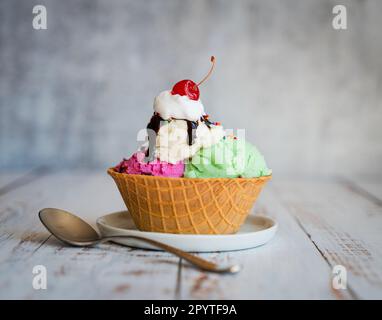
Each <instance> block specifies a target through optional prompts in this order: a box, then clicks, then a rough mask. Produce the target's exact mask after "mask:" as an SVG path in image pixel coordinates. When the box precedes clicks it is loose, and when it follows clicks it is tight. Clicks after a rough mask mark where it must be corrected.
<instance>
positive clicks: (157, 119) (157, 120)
mask: <svg viewBox="0 0 382 320" xmlns="http://www.w3.org/2000/svg"><path fill="white" fill-rule="evenodd" d="M163 121H164V119H162V118H161V116H160V115H159V114H158V113H154V115H153V116H152V117H151V119H150V122H149V123H148V124H147V127H146V129H147V130H149V129H150V130H152V131H154V133H155V135H153V134H152V131H151V132H150V131H147V133H148V137H149V147H148V148H147V150H146V154H145V156H146V158H145V161H146V162H149V161H153V160H154V154H155V145H156V137H157V135H158V131H159V129H160V127H161V125H162V124H163Z"/></svg>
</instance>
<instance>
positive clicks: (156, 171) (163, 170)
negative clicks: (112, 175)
mask: <svg viewBox="0 0 382 320" xmlns="http://www.w3.org/2000/svg"><path fill="white" fill-rule="evenodd" d="M115 171H117V172H119V173H129V174H145V175H150V176H162V177H172V178H178V177H182V176H183V172H184V162H183V161H179V162H177V163H175V164H172V163H168V162H165V161H160V160H159V159H155V160H153V161H150V162H145V153H144V152H142V151H138V152H136V153H134V154H133V155H132V156H131V158H129V159H128V160H126V159H123V160H122V161H121V162H120V163H119V164H118V165H117V166H116V167H115Z"/></svg>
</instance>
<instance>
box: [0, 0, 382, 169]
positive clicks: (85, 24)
mask: <svg viewBox="0 0 382 320" xmlns="http://www.w3.org/2000/svg"><path fill="white" fill-rule="evenodd" d="M338 3H341V4H345V5H346V6H347V9H348V29H347V30H346V31H336V30H334V29H333V28H332V25H331V22H332V18H333V14H332V7H333V6H334V5H335V4H338ZM36 4H44V5H46V7H47V10H48V29H47V30H42V31H36V30H34V29H33V28H32V18H33V15H32V7H33V6H34V5H36ZM381 17H382V1H378V0H374V1H372V0H363V1H360V0H359V1H356V0H352V1H343V0H342V1H340V2H338V1H329V0H315V1H313V0H311V1H306V0H305V1H303V0H299V1H297V0H292V1H285V0H270V1H255V0H253V1H250V0H248V1H247V0H239V1H229V0H207V1H201V0H186V1H175V0H149V1H134V0H111V1H110V0H79V1H72V0H71V1H59V0H52V1H42V0H36V1H30V0H0V168H1V169H3V170H9V169H17V168H22V167H28V168H29V167H34V166H39V165H52V166H54V167H60V168H61V167H63V168H72V167H81V168H85V167H88V168H102V169H103V168H105V167H107V166H110V165H112V164H114V163H116V162H117V161H118V160H119V159H120V158H122V157H123V156H128V155H129V154H130V153H131V152H132V151H134V150H135V148H136V147H137V143H136V142H135V138H136V133H137V131H138V130H139V129H140V128H142V127H144V126H145V125H146V123H147V121H148V119H149V117H150V115H151V113H152V102H153V98H154V96H155V95H156V94H157V93H159V92H160V91H162V90H164V89H169V88H170V87H172V85H173V84H174V83H175V82H177V81H178V80H181V79H184V78H191V79H194V80H198V79H200V78H201V77H202V76H203V75H204V74H205V72H206V71H207V70H208V68H209V56H210V55H212V54H213V55H215V56H216V58H217V67H216V70H215V73H214V74H213V77H212V78H211V79H210V80H209V81H208V82H207V83H205V85H203V87H202V93H201V97H202V100H203V102H204V104H205V107H206V109H207V111H208V113H209V114H210V115H211V116H212V117H213V119H216V120H217V121H221V122H222V123H223V125H224V126H225V127H227V128H246V129H247V138H248V139H249V140H250V141H252V142H253V143H255V144H256V145H257V146H258V147H259V149H260V150H261V151H262V152H263V153H264V155H265V156H266V159H267V160H268V163H269V165H270V167H272V168H273V170H274V173H275V174H295V173H298V172H299V173H301V174H309V175H333V174H351V175H375V174H377V175H379V174H381V171H382V170H381V169H382V144H381V138H382V126H381V120H382V102H381V101H382V59H381V57H382V39H381V32H382V18H381Z"/></svg>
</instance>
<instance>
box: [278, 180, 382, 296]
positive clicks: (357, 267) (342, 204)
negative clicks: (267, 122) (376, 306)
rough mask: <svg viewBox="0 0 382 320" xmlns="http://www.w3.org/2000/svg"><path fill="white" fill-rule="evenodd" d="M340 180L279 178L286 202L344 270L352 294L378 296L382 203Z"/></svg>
mask: <svg viewBox="0 0 382 320" xmlns="http://www.w3.org/2000/svg"><path fill="white" fill-rule="evenodd" d="M356 189H357V188H356V187H355V186H354V185H352V184H349V183H348V182H346V180H345V181H344V180H342V181H341V182H340V183H328V182H325V181H309V182H303V181H300V182H298V181H297V182H296V181H295V182H293V183H291V182H283V183H282V182H279V183H278V184H277V190H279V194H280V197H281V199H282V201H283V203H284V205H285V206H286V207H287V208H288V209H289V211H290V212H292V214H293V215H294V216H295V217H296V219H297V220H298V221H299V223H300V224H301V226H302V227H303V228H304V229H305V231H306V233H307V235H308V236H309V237H310V238H311V240H312V241H313V242H314V243H315V245H316V246H317V247H318V249H319V250H320V251H321V253H322V255H323V256H324V258H325V259H326V260H327V261H328V263H329V264H330V265H331V266H334V265H343V266H345V267H346V268H347V272H348V288H349V289H348V291H351V292H353V296H355V297H356V298H370V299H381V298H382V206H381V205H380V204H379V203H377V202H375V201H371V200H370V199H369V198H367V197H365V196H364V195H362V194H360V193H357V192H354V190H356Z"/></svg>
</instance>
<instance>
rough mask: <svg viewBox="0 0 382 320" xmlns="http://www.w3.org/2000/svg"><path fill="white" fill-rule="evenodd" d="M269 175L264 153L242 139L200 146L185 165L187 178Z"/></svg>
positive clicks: (227, 139)
mask: <svg viewBox="0 0 382 320" xmlns="http://www.w3.org/2000/svg"><path fill="white" fill-rule="evenodd" d="M270 174H272V170H270V169H268V167H267V164H266V163H265V159H264V157H263V155H262V154H261V153H260V152H259V151H258V150H257V148H256V147H255V146H253V145H252V144H250V143H248V142H246V141H245V140H242V139H233V138H224V139H222V140H221V141H220V142H218V143H217V144H214V145H213V146H211V147H210V148H201V149H200V150H199V151H198V152H197V153H196V154H195V155H194V156H193V157H192V158H191V160H189V162H188V163H187V164H186V168H185V172H184V176H185V177H187V178H238V177H242V178H255V177H256V178H257V177H262V176H268V175H270Z"/></svg>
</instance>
